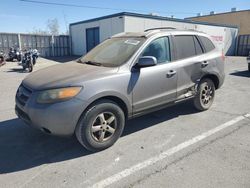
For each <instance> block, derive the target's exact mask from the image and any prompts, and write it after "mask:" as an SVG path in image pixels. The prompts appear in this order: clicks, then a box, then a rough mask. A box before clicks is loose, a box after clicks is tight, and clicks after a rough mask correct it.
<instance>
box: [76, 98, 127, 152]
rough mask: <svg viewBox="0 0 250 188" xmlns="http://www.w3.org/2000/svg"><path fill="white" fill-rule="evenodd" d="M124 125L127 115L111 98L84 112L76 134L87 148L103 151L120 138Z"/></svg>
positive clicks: (95, 104)
mask: <svg viewBox="0 0 250 188" xmlns="http://www.w3.org/2000/svg"><path fill="white" fill-rule="evenodd" d="M108 121H109V122H108ZM124 125H125V116H124V112H123V111H122V109H121V108H120V107H119V106H118V105H117V104H116V103H114V102H113V101H111V100H100V101H98V102H96V103H94V104H93V105H91V106H90V107H89V108H88V109H87V110H86V111H85V112H84V113H83V114H82V116H81V117H80V119H79V122H78V124H77V126H76V129H75V135H76V138H77V139H78V141H79V142H80V143H81V144H82V145H83V146H84V147H85V148H86V149H87V150H89V151H93V152H96V151H101V150H104V149H106V148H108V147H110V146H112V145H113V144H114V143H115V142H116V141H117V140H118V138H119V137H120V136H121V134H122V132H123V128H124Z"/></svg>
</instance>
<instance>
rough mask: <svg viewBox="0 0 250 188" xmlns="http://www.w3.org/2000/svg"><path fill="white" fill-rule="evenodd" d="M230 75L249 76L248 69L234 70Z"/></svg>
mask: <svg viewBox="0 0 250 188" xmlns="http://www.w3.org/2000/svg"><path fill="white" fill-rule="evenodd" d="M230 75H233V76H241V77H247V78H250V72H249V71H239V72H234V73H231V74H230Z"/></svg>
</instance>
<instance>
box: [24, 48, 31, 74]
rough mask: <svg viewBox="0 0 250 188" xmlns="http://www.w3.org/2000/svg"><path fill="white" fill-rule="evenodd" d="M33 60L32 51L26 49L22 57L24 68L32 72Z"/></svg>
mask: <svg viewBox="0 0 250 188" xmlns="http://www.w3.org/2000/svg"><path fill="white" fill-rule="evenodd" d="M33 62H34V60H33V56H32V51H25V52H24V54H23V58H22V66H23V70H24V71H25V70H26V69H28V71H29V72H32V71H33V66H34V64H33Z"/></svg>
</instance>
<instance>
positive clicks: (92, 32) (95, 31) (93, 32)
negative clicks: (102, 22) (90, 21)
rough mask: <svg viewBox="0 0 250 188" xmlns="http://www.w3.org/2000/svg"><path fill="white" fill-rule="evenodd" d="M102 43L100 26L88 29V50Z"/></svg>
mask: <svg viewBox="0 0 250 188" xmlns="http://www.w3.org/2000/svg"><path fill="white" fill-rule="evenodd" d="M99 43H100V31H99V27H93V28H88V29H86V46H87V52H89V51H90V50H91V49H92V48H94V47H95V46H96V45H98V44H99Z"/></svg>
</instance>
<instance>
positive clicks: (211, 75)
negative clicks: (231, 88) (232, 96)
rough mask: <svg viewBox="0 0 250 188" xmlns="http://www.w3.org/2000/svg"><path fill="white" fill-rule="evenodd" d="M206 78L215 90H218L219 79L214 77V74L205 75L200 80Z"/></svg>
mask: <svg viewBox="0 0 250 188" xmlns="http://www.w3.org/2000/svg"><path fill="white" fill-rule="evenodd" d="M206 78H208V79H210V80H212V81H213V83H214V86H215V89H218V88H219V86H220V80H219V77H218V76H217V75H215V74H206V75H204V76H203V77H202V78H201V79H200V80H203V79H206Z"/></svg>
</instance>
